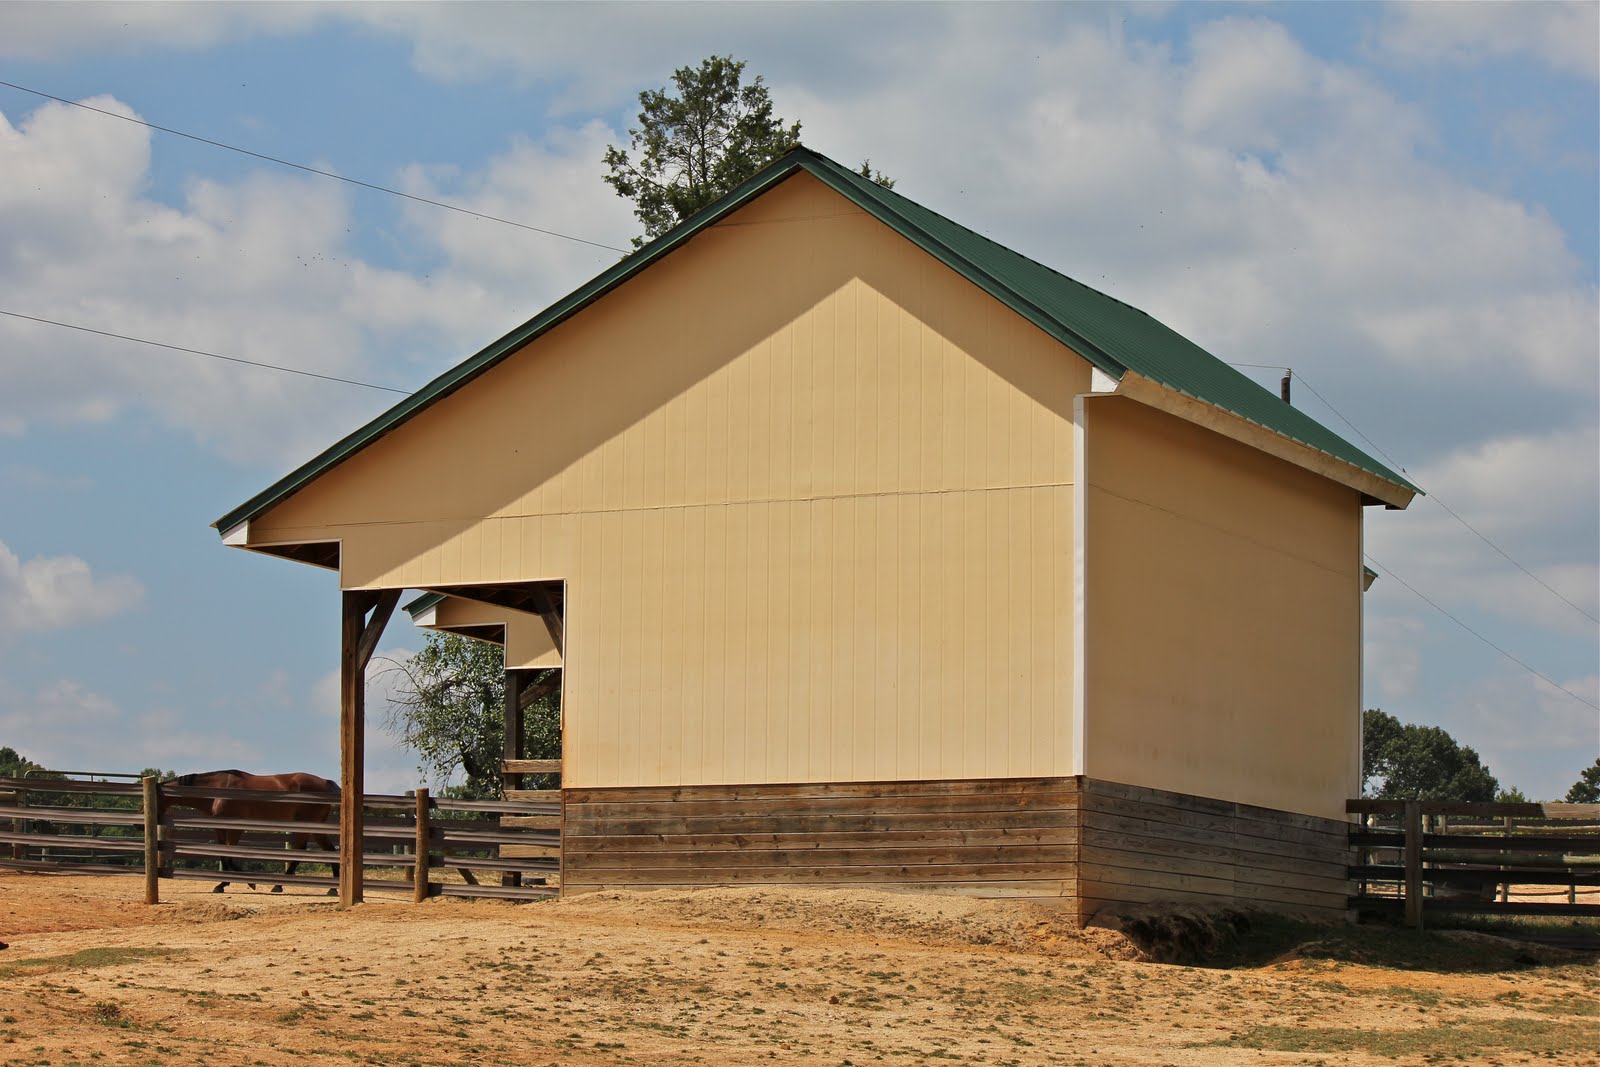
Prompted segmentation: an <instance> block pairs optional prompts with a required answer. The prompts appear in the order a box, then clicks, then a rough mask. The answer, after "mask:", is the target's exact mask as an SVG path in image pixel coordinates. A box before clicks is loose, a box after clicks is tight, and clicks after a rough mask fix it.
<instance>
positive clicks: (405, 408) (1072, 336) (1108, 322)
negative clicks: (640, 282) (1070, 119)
mask: <svg viewBox="0 0 1600 1067" xmlns="http://www.w3.org/2000/svg"><path fill="white" fill-rule="evenodd" d="M801 171H804V172H806V173H808V174H811V175H813V176H814V177H816V178H817V179H818V180H820V181H822V182H823V183H824V184H826V185H828V186H829V187H830V188H832V189H833V190H834V191H835V192H837V193H839V194H840V195H842V196H844V197H845V198H847V199H849V200H850V201H852V202H854V203H855V204H856V205H857V206H858V207H860V208H861V209H862V210H863V211H865V212H867V213H868V214H870V215H872V216H873V217H875V218H877V219H878V220H879V221H881V222H882V223H883V224H884V225H886V226H888V227H889V228H891V229H893V230H894V231H895V232H897V233H899V234H900V235H901V236H903V237H905V238H906V239H907V240H909V241H911V242H913V243H914V244H916V245H917V246H918V247H920V248H922V249H923V250H924V251H926V252H927V253H929V254H930V255H932V256H934V257H935V258H936V259H938V260H940V261H941V262H942V263H944V264H945V265H946V266H948V267H950V268H951V269H952V270H954V271H956V273H958V274H960V275H962V276H963V277H965V278H966V279H968V280H969V281H971V282H972V283H973V284H975V285H977V286H978V287H979V288H981V289H983V290H984V291H985V292H987V293H989V294H990V295H991V296H993V297H995V298H996V299H997V300H999V301H1001V302H1002V303H1004V304H1005V305H1006V306H1008V307H1010V308H1011V309H1012V310H1013V311H1015V312H1017V313H1018V314H1019V315H1021V316H1023V317H1024V318H1026V319H1027V320H1028V321H1029V322H1031V323H1033V324H1034V325H1035V326H1037V327H1039V328H1040V329H1041V330H1043V331H1044V332H1045V333H1047V334H1049V335H1050V336H1052V337H1054V338H1056V339H1057V340H1059V341H1061V342H1062V343H1063V344H1066V345H1068V346H1069V347H1071V348H1072V349H1073V350H1074V351H1076V352H1077V353H1078V354H1079V355H1081V356H1083V358H1085V359H1087V360H1088V361H1089V362H1090V363H1092V364H1094V365H1095V366H1097V367H1099V368H1100V369H1101V370H1102V371H1104V372H1106V373H1107V374H1109V375H1111V376H1112V377H1113V378H1121V377H1122V374H1123V372H1124V371H1126V370H1131V371H1133V372H1135V373H1136V374H1139V375H1140V376H1142V377H1145V378H1149V379H1150V380H1152V381H1154V382H1157V383H1158V384H1161V385H1164V386H1167V387H1168V388H1171V389H1175V390H1177V391H1178V392H1180V393H1183V394H1185V395H1187V396H1191V397H1194V398H1195V399H1197V400H1200V401H1203V402H1205V403H1207V404H1211V405H1214V406H1216V407H1218V408H1222V409H1224V410H1226V411H1229V412H1232V413H1233V414H1235V415H1237V416H1239V417H1240V418H1243V419H1245V420H1247V421H1249V422H1252V423H1255V424H1256V425H1258V426H1261V427H1264V428H1265V429H1268V430H1271V431H1272V432H1274V433H1277V434H1281V435H1282V436H1284V437H1287V438H1290V439H1291V440H1294V441H1298V442H1300V443H1301V444H1303V445H1306V446H1308V447H1310V448H1313V449H1316V450H1317V451H1319V452H1323V453H1326V454H1328V455H1330V456H1333V457H1335V458H1337V459H1340V460H1343V461H1345V462H1346V463H1349V464H1352V465H1353V466H1355V467H1358V468H1360V469H1361V470H1364V471H1366V472H1368V473H1369V474H1373V475H1376V476H1377V477H1379V478H1382V479H1384V480H1385V481H1388V482H1392V483H1394V484H1395V485H1398V486H1402V487H1404V488H1405V489H1408V490H1410V491H1412V492H1421V490H1420V489H1418V488H1417V486H1415V485H1413V484H1412V483H1411V482H1409V481H1407V480H1406V479H1405V478H1404V477H1403V476H1401V475H1400V474H1398V473H1396V472H1395V471H1393V470H1390V469H1389V468H1388V467H1387V466H1385V465H1384V464H1382V463H1380V462H1378V461H1377V460H1376V459H1373V458H1372V457H1371V456H1369V455H1367V454H1366V453H1365V452H1363V451H1362V450H1361V449H1359V448H1357V447H1356V446H1355V445H1353V444H1351V443H1350V442H1349V441H1346V440H1345V439H1344V438H1342V437H1340V436H1339V435H1338V434H1336V433H1334V432H1333V431H1332V430H1330V429H1328V428H1327V427H1325V426H1323V425H1322V424H1321V423H1319V422H1317V421H1316V420H1315V419H1313V418H1311V417H1310V416H1309V415H1306V414H1305V413H1304V412H1302V411H1300V410H1299V409H1297V408H1295V407H1293V406H1291V405H1289V404H1286V403H1284V402H1283V401H1282V400H1281V399H1279V397H1278V396H1277V395H1276V394H1275V393H1273V392H1271V391H1269V390H1267V389H1264V388H1262V387H1261V386H1259V385H1257V384H1256V383H1255V382H1253V381H1251V380H1250V379H1249V378H1247V377H1245V376H1244V375H1243V374H1240V373H1239V372H1238V371H1237V370H1234V369H1233V368H1232V367H1230V366H1228V365H1227V364H1225V363H1223V362H1222V361H1221V360H1219V359H1217V358H1216V357H1215V356H1213V355H1211V354H1210V353H1209V352H1207V351H1206V350H1205V349H1203V348H1201V347H1200V346H1199V345H1197V344H1195V343H1194V342H1193V341H1190V340H1189V339H1188V338H1186V337H1184V336H1182V335H1181V334H1178V333H1177V332H1175V331H1173V330H1171V329H1169V328H1168V327H1166V326H1163V325H1162V324H1161V323H1160V322H1157V321H1156V320H1155V319H1153V318H1151V317H1150V316H1149V315H1147V314H1145V313H1144V312H1142V311H1140V310H1139V309H1138V308H1135V307H1130V306H1129V305H1127V304H1124V303H1123V302H1122V301H1120V300H1116V299H1114V298H1112V297H1109V296H1106V295H1105V294H1104V293H1101V292H1097V291H1096V290H1094V289H1091V288H1089V287H1088V286H1086V285H1084V284H1082V283H1081V282H1076V281H1073V280H1072V279H1071V278H1068V277H1067V276H1065V275H1063V274H1059V273H1057V272H1056V271H1054V270H1051V269H1050V268H1049V267H1046V266H1045V265H1044V264H1042V263H1038V262H1035V261H1034V260H1031V259H1029V258H1027V257H1026V256H1024V255H1021V254H1020V253H1017V252H1013V251H1012V250H1011V249H1009V248H1006V247H1005V246H1003V245H1000V244H996V243H995V242H994V241H991V240H989V238H987V237H984V236H983V235H982V234H978V233H975V232H973V231H972V230H969V229H967V228H966V227H965V226H962V225H960V224H958V223H956V222H952V221H951V220H950V219H947V218H945V217H944V216H943V215H940V214H938V213H937V212H935V211H930V210H929V209H927V208H925V207H923V206H922V205H921V204H918V203H916V202H915V201H912V200H908V199H906V198H905V197H904V196H901V195H900V194H899V193H896V192H894V191H893V190H891V189H885V188H884V187H883V186H881V185H878V184H877V183H876V182H873V181H871V180H869V179H867V178H863V177H862V176H861V175H859V174H857V173H855V172H854V171H852V170H851V169H850V168H848V167H844V166H841V165H840V164H838V163H835V162H834V161H833V160H831V159H829V158H827V157H826V156H823V155H820V154H818V153H816V152H813V151H811V150H810V149H809V148H804V147H797V148H795V149H794V150H793V151H791V152H789V153H788V154H787V155H785V156H783V157H782V158H781V159H778V160H775V161H774V162H772V163H771V164H769V165H768V166H767V167H765V168H764V169H763V170H762V171H761V172H760V173H758V174H756V175H755V176H754V177H752V178H751V179H750V180H749V181H746V182H745V183H744V184H743V185H740V186H739V187H738V188H737V189H735V190H734V191H733V192H731V193H729V194H728V195H727V196H725V197H723V198H722V199H721V200H718V201H716V202H715V203H713V204H710V205H708V206H707V207H706V208H704V209H702V210H701V211H699V212H697V213H696V214H695V215H693V216H691V217H690V218H688V219H685V220H684V221H683V222H682V223H680V224H678V225H677V226H676V227H674V228H673V229H672V230H670V231H669V232H667V233H666V234H664V235H662V236H661V237H659V238H657V239H656V240H654V241H652V242H651V243H650V244H648V245H645V246H644V247H643V248H641V249H639V250H638V251H637V252H634V253H632V254H631V255H629V256H627V257H626V258H624V259H623V260H621V261H620V262H618V263H617V264H615V265H614V266H612V267H610V268H609V269H607V270H606V271H604V272H603V273H601V274H599V275H597V276H596V277H594V278H593V279H591V280H590V281H589V282H588V283H587V284H585V285H583V286H582V287H581V288H579V289H577V290H575V291H573V292H572V293H569V294H568V295H567V296H565V297H563V298H562V299H560V300H558V301H556V302H555V303H554V304H552V305H550V306H549V307H548V308H546V309H545V310H543V311H541V312H540V313H539V314H538V315H536V316H534V317H533V318H532V319H529V320H528V321H527V322H525V323H523V324H522V325H521V326H519V327H517V328H516V329H515V330H512V331H511V332H510V333H508V334H506V335H505V336H504V337H502V338H500V339H499V340H498V341H495V342H494V343H493V344H491V345H489V346H488V347H487V348H484V349H482V350H481V351H479V352H478V353H476V354H475V355H473V356H472V357H470V358H469V359H467V360H466V361H464V362H462V363H460V364H458V365H457V366H455V367H453V368H451V369H450V370H448V371H446V372H445V373H443V374H441V375H440V376H439V377H437V378H435V379H434V380H433V381H431V382H429V383H428V384H427V385H425V386H423V387H422V388H421V389H419V390H417V391H416V392H415V393H413V394H412V395H411V396H409V397H407V398H406V399H405V400H402V401H401V402H400V403H398V404H396V405H395V406H394V407H392V408H390V409H389V410H388V411H386V412H384V413H383V414H382V415H379V416H378V417H377V418H375V419H373V420H372V421H371V422H369V423H367V424H366V425H365V426H363V427H361V428H360V429H358V430H356V431H355V432H354V433H352V434H350V435H348V436H346V437H344V438H342V439H341V440H339V441H338V442H336V443H335V444H334V445H333V446H332V447H330V448H328V449H327V450H326V451H324V452H323V453H322V454H320V455H318V456H317V457H316V458H314V459H312V460H311V461H310V462H309V463H306V464H304V465H303V466H301V467H299V468H297V469H296V470H294V471H291V472H290V473H289V474H287V475H285V476H284V477H282V478H280V479H279V480H278V481H276V482H274V483H273V484H272V485H270V486H268V487H267V488H266V489H264V490H262V491H261V492H259V493H257V494H256V495H255V496H253V497H251V498H250V499H249V500H247V501H245V502H244V503H243V504H241V505H239V506H238V507H236V508H234V509H233V510H232V511H230V512H228V513H227V514H226V515H223V516H222V517H221V518H219V519H218V520H217V521H216V522H214V523H212V525H213V526H215V527H216V528H217V529H218V530H221V531H223V532H226V531H228V530H229V529H232V528H233V527H235V526H237V525H238V524H239V523H241V522H245V521H248V520H249V519H252V518H254V517H256V516H258V515H260V514H262V513H263V512H265V511H266V510H267V509H268V508H270V507H272V506H273V505H274V504H277V503H278V502H279V501H281V500H283V499H284V498H286V497H288V496H289V495H290V494H292V493H294V492H295V491H296V490H298V489H300V488H301V487H302V486H304V485H306V484H307V483H308V482H310V481H311V480H313V479H314V478H316V477H318V476H319V475H321V474H322V473H324V472H325V471H327V470H329V469H331V468H332V467H334V466H335V465H337V464H338V463H339V462H341V461H342V460H344V459H346V458H347V457H349V456H351V455H353V454H354V453H356V452H358V451H360V450H361V449H363V448H365V447H366V446H367V445H369V444H371V443H372V442H373V441H375V440H377V439H378V438H379V437H382V436H383V435H384V434H385V433H387V432H389V431H390V430H392V429H394V428H395V427H396V426H399V425H400V424H401V423H403V422H405V421H406V420H408V419H410V418H411V417H412V416H414V415H416V414H417V413H418V412H420V411H422V410H424V409H426V408H427V407H429V406H430V405H432V404H433V403H434V402H436V401H438V400H440V399H441V398H443V397H445V396H448V395H449V394H451V393H453V392H455V391H456V390H457V389H459V388H461V387H462V386H463V385H465V384H467V383H468V382H470V381H472V380H473V379H474V378H476V377H477V376H478V375H480V374H482V373H483V372H484V371H486V370H488V369H490V368H491V367H493V366H495V365H496V364H498V363H499V362H500V361H501V360H502V359H504V358H506V356H508V355H510V354H511V353H512V352H515V351H516V350H517V349H519V348H521V347H522V346H523V345H525V344H527V343H528V342H529V341H531V340H533V339H534V338H536V337H538V336H539V335H540V334H542V333H544V332H546V331H547V330H550V329H551V328H553V327H555V326H556V325H558V324H559V323H561V322H563V321H565V320H566V319H568V318H570V317H571V316H572V315H575V314H577V313H578V312H579V311H581V310H583V308H585V307H587V306H588V305H589V304H591V303H593V302H594V301H595V300H598V299H599V298H600V297H602V296H604V295H605V294H606V293H608V292H610V291H611V290H612V289H615V288H616V287H617V286H619V285H621V284H622V283H623V282H625V281H627V280H628V279H629V278H631V277H633V276H634V275H635V274H637V273H639V272H640V271H642V270H644V269H645V268H646V267H649V266H650V265H651V264H653V263H655V262H656V261H657V260H659V259H662V258H663V257H665V256H667V255H670V254H671V253H672V252H673V251H675V250H676V249H677V248H679V247H680V246H681V245H683V243H684V242H686V241H688V240H689V239H690V238H692V237H693V236H694V235H695V234H697V233H699V232H700V231H701V230H703V229H705V228H706V227H708V226H710V225H712V224H714V223H715V222H717V221H718V220H719V219H721V218H722V217H723V216H725V215H727V214H729V213H731V212H733V211H736V210H738V209H739V208H740V207H743V206H744V205H745V204H747V203H748V202H750V201H751V200H753V199H755V198H756V197H758V196H760V195H761V194H763V193H765V192H766V191H767V190H769V189H771V188H772V187H773V186H775V185H778V184H780V183H781V182H783V181H785V180H787V179H789V178H791V177H793V176H794V175H795V174H797V173H800V172H801Z"/></svg>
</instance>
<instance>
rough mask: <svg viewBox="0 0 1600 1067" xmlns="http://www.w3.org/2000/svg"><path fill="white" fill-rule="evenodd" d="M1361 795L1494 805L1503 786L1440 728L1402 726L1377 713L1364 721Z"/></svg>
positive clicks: (1376, 710)
mask: <svg viewBox="0 0 1600 1067" xmlns="http://www.w3.org/2000/svg"><path fill="white" fill-rule="evenodd" d="M1361 724H1362V733H1363V744H1362V759H1361V779H1362V792H1363V793H1364V794H1366V795H1367V796H1376V797H1379V798H1381V799H1384V800H1493V799H1494V797H1495V793H1496V791H1497V790H1498V789H1499V788H1500V783H1499V782H1498V781H1497V780H1496V779H1495V776H1494V775H1492V774H1490V773H1489V768H1487V767H1485V766H1484V765H1483V761H1482V760H1480V759H1479V758H1478V753H1477V752H1475V751H1474V750H1472V749H1471V748H1468V747H1467V746H1464V745H1461V744H1458V743H1457V742H1456V740H1455V739H1454V738H1453V737H1451V736H1450V735H1449V734H1448V733H1446V732H1445V731H1444V730H1441V729H1440V728H1439V727H1437V726H1416V725H1413V724H1411V723H1402V722H1400V721H1399V720H1398V719H1396V718H1395V717H1394V716H1393V715H1390V714H1388V713H1386V712H1384V711H1383V710H1381V709H1379V708H1368V709H1367V710H1366V711H1364V712H1363V713H1362V716H1361Z"/></svg>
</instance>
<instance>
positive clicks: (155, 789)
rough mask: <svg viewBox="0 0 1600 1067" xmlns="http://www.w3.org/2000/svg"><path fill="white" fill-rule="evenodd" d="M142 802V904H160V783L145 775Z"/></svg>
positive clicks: (154, 778)
mask: <svg viewBox="0 0 1600 1067" xmlns="http://www.w3.org/2000/svg"><path fill="white" fill-rule="evenodd" d="M139 784H140V786H141V787H142V794H143V800H144V902H145V903H146V904H159V903H161V783H160V781H159V780H158V779H157V778H156V777H155V776H154V775H146V776H145V777H144V779H143V780H142V781H141V782H140V783H139Z"/></svg>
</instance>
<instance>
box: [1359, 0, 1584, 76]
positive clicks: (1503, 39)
mask: <svg viewBox="0 0 1600 1067" xmlns="http://www.w3.org/2000/svg"><path fill="white" fill-rule="evenodd" d="M1382 10H1383V19H1382V21H1381V23H1380V24H1379V28H1378V32H1377V37H1376V42H1375V43H1376V45H1377V48H1378V50H1379V51H1380V52H1381V53H1382V54H1384V55H1387V56H1388V57H1389V58H1391V59H1393V60H1396V61H1400V62H1407V63H1455V64H1463V65H1476V64H1479V63H1482V62H1484V61H1485V60H1488V59H1501V58H1505V57H1509V56H1529V57H1532V58H1533V59H1536V60H1539V61H1540V62H1542V63H1545V64H1547V65H1549V66H1550V67H1551V68H1552V69H1554V70H1558V71H1562V72H1564V73H1567V74H1576V75H1579V76H1582V77H1586V78H1596V77H1600V47H1597V46H1596V41H1600V5H1596V4H1594V3H1593V2H1592V0H1571V2H1567V3H1559V2H1552V0H1544V2H1542V3H1536V4H1530V3H1512V2H1479V3H1454V4H1449V3H1437V2H1426V3H1422V2H1413V3H1396V4H1386V5H1384V7H1383V9H1382Z"/></svg>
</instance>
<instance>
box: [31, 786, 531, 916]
mask: <svg viewBox="0 0 1600 1067" xmlns="http://www.w3.org/2000/svg"><path fill="white" fill-rule="evenodd" d="M96 775H97V776H98V777H113V775H111V774H103V775H102V774H99V772H96ZM120 777H127V778H133V777H135V776H133V775H123V776H120ZM530 792H534V793H536V792H537V791H530V790H522V791H519V796H520V797H522V798H525V799H517V800H495V801H482V800H449V799H443V798H435V797H431V796H429V795H428V791H427V790H426V789H419V790H416V791H415V792H413V793H410V794H406V795H399V794H372V795H367V796H365V797H363V798H362V801H363V805H364V806H365V808H366V809H367V810H368V811H369V812H372V813H373V814H372V815H371V817H369V818H368V820H367V825H366V827H365V832H364V835H363V840H362V862H363V866H365V867H369V868H377V869H378V870H379V871H380V872H392V871H393V870H395V869H398V870H399V871H401V872H402V874H403V877H394V876H393V875H392V874H389V875H388V876H385V875H384V874H379V875H378V876H376V877H366V878H364V882H365V885H366V887H367V888H369V889H373V890H379V891H388V892H404V893H410V894H411V895H412V898H413V899H415V900H419V901H420V900H422V899H424V898H426V897H428V896H483V897H496V898H502V899H505V898H509V899H522V900H526V899H536V898H539V897H545V896H552V895H554V894H555V893H556V892H557V889H556V887H555V885H554V884H552V883H554V882H557V881H559V873H560V868H561V835H560V829H559V826H560V813H561V801H560V796H559V794H553V795H550V796H538V795H536V796H534V797H531V798H529V797H528V794H529V793H530ZM174 800H181V801H185V802H190V803H192V802H193V801H196V800H201V801H204V800H223V801H235V802H240V801H243V802H249V803H251V804H257V803H267V804H282V803H290V804H306V803H321V804H326V803H329V802H330V800H331V802H332V804H333V805H334V808H335V812H336V810H337V805H338V798H337V797H336V796H332V795H330V794H325V793H272V792H261V791H257V790H245V789H205V788H199V787H194V786H177V785H163V784H161V783H159V782H157V781H156V780H155V779H153V778H147V779H144V780H143V781H130V782H105V781H89V780H78V779H73V778H69V777H63V776H61V773H60V772H54V773H51V774H49V775H48V776H45V777H32V776H30V777H27V778H0V869H11V870H23V871H57V872H62V873H74V874H127V875H137V874H143V875H144V876H145V899H146V900H147V901H148V902H150V903H156V902H157V901H158V900H159V898H160V889H159V879H161V878H176V879H206V880H210V881H218V880H219V879H220V880H223V881H229V882H252V881H253V882H256V883H264V884H268V885H274V886H277V885H298V886H324V887H327V888H330V889H336V888H337V887H338V879H337V878H335V877H331V876H328V875H322V874H315V873H304V874H302V873H298V872H297V873H294V874H286V873H284V870H285V867H284V866H279V865H287V864H289V863H292V862H296V861H298V862H299V863H301V864H314V865H315V864H320V865H330V866H331V865H332V864H334V863H336V862H337V861H338V851H337V849H338V844H337V842H338V838H339V826H338V823H337V821H333V822H328V823H307V822H290V821H279V820H275V819H270V818H241V817H237V816H236V815H227V814H224V815H213V814H206V813H204V812H200V811H189V810H184V809H182V808H177V807H173V806H172V803H171V802H172V801H174ZM163 809H166V810H165V811H163ZM335 817H336V816H335ZM296 834H311V835H315V836H316V837H319V838H323V839H325V840H327V841H329V842H331V843H332V844H333V849H334V850H333V851H331V852H330V851H326V850H323V849H309V848H307V849H289V848H288V847H287V846H288V844H289V841H288V837H289V835H296ZM235 865H244V866H243V867H242V868H240V869H234V870H229V869H228V867H230V866H235ZM267 865H271V866H272V867H275V868H277V870H276V871H273V872H268V871H267V870H266V869H265V867H266V866H267ZM450 870H453V871H456V872H457V873H458V874H459V875H460V877H461V879H462V882H463V883H464V884H457V883H454V882H449V881H445V880H444V879H443V877H442V875H443V872H445V871H450ZM485 872H487V873H491V874H498V875H499V876H500V884H499V885H483V884H480V883H479V881H478V875H479V874H481V873H485Z"/></svg>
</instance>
